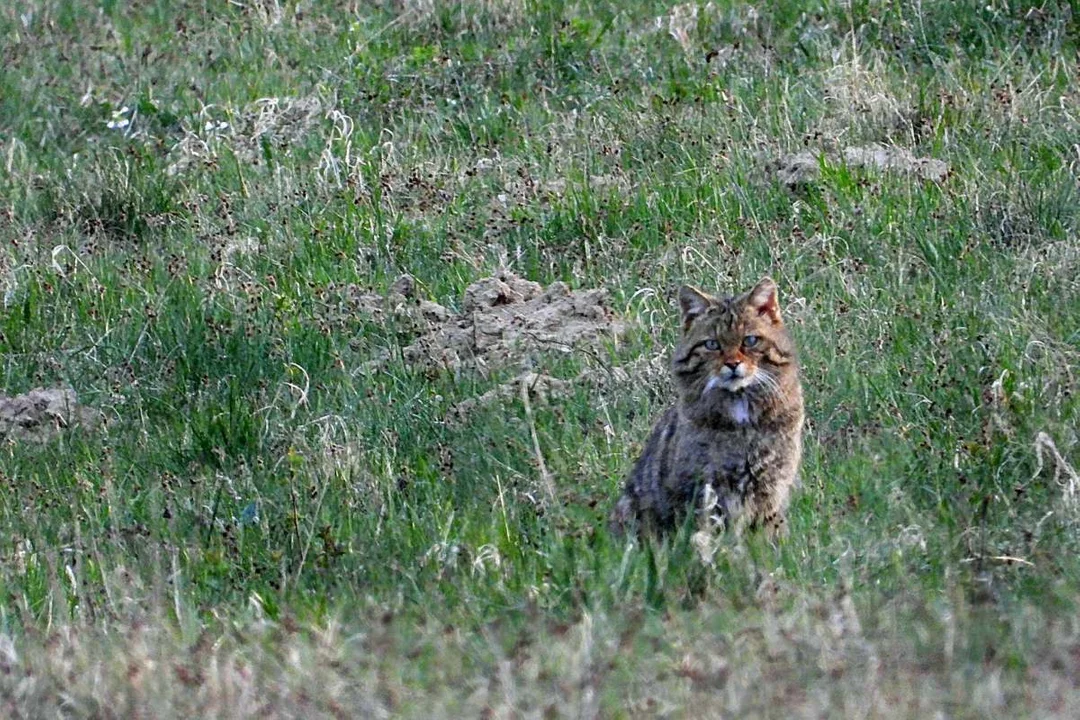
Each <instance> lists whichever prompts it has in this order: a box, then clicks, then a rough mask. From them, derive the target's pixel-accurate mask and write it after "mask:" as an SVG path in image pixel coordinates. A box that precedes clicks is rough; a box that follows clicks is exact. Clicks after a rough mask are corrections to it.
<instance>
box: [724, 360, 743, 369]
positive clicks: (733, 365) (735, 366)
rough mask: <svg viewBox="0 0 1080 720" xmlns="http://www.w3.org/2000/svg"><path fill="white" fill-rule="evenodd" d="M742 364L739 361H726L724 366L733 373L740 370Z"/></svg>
mask: <svg viewBox="0 0 1080 720" xmlns="http://www.w3.org/2000/svg"><path fill="white" fill-rule="evenodd" d="M741 364H742V363H741V362H739V361H738V360H725V361H724V365H725V366H726V367H727V369H728V370H730V371H731V372H735V371H736V370H738V369H739V365H741Z"/></svg>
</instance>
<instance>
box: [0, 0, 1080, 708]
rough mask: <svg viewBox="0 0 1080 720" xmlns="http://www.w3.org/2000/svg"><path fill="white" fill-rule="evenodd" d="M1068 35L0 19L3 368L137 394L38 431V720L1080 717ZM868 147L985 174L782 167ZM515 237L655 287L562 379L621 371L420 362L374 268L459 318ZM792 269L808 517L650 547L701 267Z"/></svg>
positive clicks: (26, 570)
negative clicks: (81, 427)
mask: <svg viewBox="0 0 1080 720" xmlns="http://www.w3.org/2000/svg"><path fill="white" fill-rule="evenodd" d="M691 10H696V16H693V15H692V13H691ZM1076 23H1077V18H1076V17H1075V15H1074V13H1073V12H1072V10H1071V9H1070V6H1068V5H1067V4H1058V3H1045V4H1039V3H1027V2H1013V1H1007V2H989V3H987V2H966V1H965V2H956V3H952V2H949V3H946V2H923V3H890V2H878V1H876V0H875V1H869V2H851V3H839V2H824V3H818V4H816V5H811V4H806V3H802V2H795V1H794V0H788V1H785V2H776V3H768V4H759V5H750V4H744V3H732V2H715V3H710V4H708V5H706V4H704V3H702V4H694V3H690V4H687V5H684V6H679V8H677V9H674V10H673V8H672V7H671V6H670V5H669V4H666V3H657V2H647V1H645V0H635V1H634V2H570V1H567V2H560V1H557V0H475V1H474V2H464V3H441V2H437V3H427V2H421V1H419V0H418V1H417V2H403V3H397V2H394V3H391V2H380V3H360V4H359V5H356V6H353V5H351V4H346V3H333V4H330V3H327V4H321V3H320V4H307V3H297V2H291V1H290V2H280V3H278V2H269V1H258V2H250V3H246V2H245V3H201V2H195V1H194V0H188V1H186V2H154V3H140V4H126V3H116V2H105V1H103V2H100V3H97V2H61V1H60V0H56V1H52V2H49V1H44V0H36V1H35V2H31V3H22V4H18V6H17V7H16V6H12V7H7V6H5V7H4V8H3V9H0V38H2V41H0V48H2V50H0V54H2V57H3V63H2V64H0V168H2V170H0V200H2V203H0V205H2V207H0V247H2V250H0V289H2V290H3V297H4V303H3V307H2V308H0V389H2V391H3V393H4V394H8V395H14V394H16V393H20V392H25V391H27V390H29V389H31V388H34V387H37V386H60V385H63V386H70V387H72V388H74V389H75V390H76V391H77V393H78V395H79V398H80V400H81V401H82V402H83V403H86V404H88V405H91V406H93V407H94V408H97V409H99V410H100V411H101V413H102V415H103V417H104V418H105V419H106V422H105V424H104V425H103V426H102V427H100V428H98V429H96V430H93V431H75V432H70V433H65V434H64V435H62V436H61V437H60V438H58V439H57V440H55V441H53V442H51V443H48V444H46V445H43V446H38V445H29V444H18V443H14V442H11V443H8V444H6V445H4V446H3V447H2V448H0V453H2V456H3V459H2V464H0V482H2V484H3V487H4V492H3V493H2V494H0V538H2V540H0V548H2V551H0V552H2V562H0V633H2V635H0V670H2V671H3V674H2V675H0V699H2V702H3V703H4V705H5V708H6V710H5V714H8V715H11V716H16V714H21V715H22V716H44V715H50V716H51V715H56V714H58V713H59V714H66V716H76V717H109V716H131V715H133V714H134V713H137V712H142V713H144V714H150V715H154V716H162V715H169V716H193V715H200V716H208V717H209V716H222V717H231V716H251V715H256V714H258V713H260V712H266V713H269V714H275V713H276V714H278V715H281V716H290V715H298V714H299V715H305V716H307V715H311V716H358V715H379V714H381V713H385V714H393V715H405V716H410V715H431V714H432V712H434V713H435V714H437V715H444V716H448V717H458V716H470V715H477V714H481V715H484V716H487V717H496V716H498V717H504V716H505V717H509V716H515V715H527V716H534V715H545V714H546V716H565V715H582V716H586V715H587V716H603V717H610V716H616V717H620V716H638V715H643V716H654V715H666V716H701V715H702V714H706V715H707V714H709V713H715V714H716V715H718V716H719V715H724V716H729V715H750V716H775V717H789V716H795V715H798V714H800V713H802V714H812V715H832V716H836V715H850V716H867V715H868V716H896V717H908V716H910V717H926V716H930V715H933V714H934V713H939V712H940V713H944V714H945V715H947V716H950V717H953V716H956V717H987V716H1008V717H1019V716H1029V715H1030V716H1038V717H1050V716H1060V717H1072V716H1075V714H1076V712H1077V711H1078V708H1080V697H1078V696H1077V694H1076V691H1075V689H1073V688H1072V686H1071V680H1070V678H1073V677H1075V676H1076V673H1077V672H1078V671H1080V665H1078V664H1077V658H1078V657H1080V629H1078V627H1077V625H1076V620H1075V614H1076V608H1077V598H1078V596H1080V560H1078V558H1080V554H1078V553H1080V507H1078V506H1077V502H1078V501H1080V500H1078V499H1077V498H1076V497H1075V489H1074V490H1073V493H1074V495H1072V496H1071V495H1070V494H1069V493H1070V491H1069V487H1068V483H1069V482H1070V480H1071V481H1072V482H1073V483H1074V484H1075V482H1076V481H1077V477H1076V472H1075V470H1074V468H1076V467H1078V466H1080V449H1078V437H1077V430H1076V427H1077V421H1078V419H1080V399H1078V398H1080V385H1078V380H1077V372H1078V368H1080V296H1078V292H1077V291H1078V280H1077V278H1078V277H1080V243H1078V241H1077V239H1076V233H1077V229H1078V227H1077V226H1078V221H1080V190H1078V185H1077V181H1078V177H1077V173H1076V162H1077V155H1076V145H1075V142H1076V140H1075V139H1076V137H1077V136H1078V134H1080V123H1078V121H1077V119H1076V118H1077V112H1078V109H1077V104H1078V101H1080V94H1078V93H1077V89H1076V84H1075V78H1076V76H1077V72H1078V70H1080V66H1078V64H1077V62H1076V60H1075V55H1076V51H1077V49H1078V48H1077V42H1076V40H1077V37H1078V34H1077V33H1078V27H1077V24H1076ZM679 28H682V30H681V31H680V30H679ZM870 142H881V143H886V144H891V145H897V146H900V147H904V148H907V149H909V150H911V152H913V153H914V154H915V155H917V156H920V157H934V158H939V159H941V160H944V161H946V162H947V163H948V164H949V167H950V174H949V177H948V178H947V179H946V180H945V181H944V182H942V183H940V184H935V183H931V182H923V181H920V180H917V179H915V178H912V177H909V176H906V175H904V174H902V173H891V172H888V173H883V172H876V171H874V170H868V169H854V168H847V167H844V166H843V165H842V163H837V162H834V161H832V160H829V159H828V157H824V159H823V168H822V173H821V178H820V180H819V181H818V182H816V183H813V184H812V185H810V186H809V187H806V188H802V189H799V190H795V191H791V190H787V189H785V188H783V187H781V186H780V185H779V184H778V183H777V182H776V181H775V179H774V178H773V177H772V175H771V173H770V171H769V170H768V166H769V163H770V161H773V160H775V159H777V158H779V157H781V156H783V155H785V154H787V153H791V152H796V151H800V150H802V149H811V150H815V151H817V150H821V151H823V152H829V151H831V150H832V149H834V148H843V147H846V146H855V145H864V144H867V143H870ZM503 265H507V266H509V267H510V268H511V269H512V270H514V271H515V272H517V273H518V274H520V275H522V276H524V277H526V278H528V279H530V280H535V281H538V282H541V283H543V284H545V285H546V284H548V283H550V282H553V281H556V280H563V281H567V282H569V283H570V284H571V285H572V286H574V287H577V288H592V287H603V288H606V289H607V290H608V291H609V293H610V295H611V298H612V306H613V307H614V308H616V309H617V310H618V311H619V312H620V313H621V314H623V315H624V316H625V317H626V318H627V319H628V320H630V321H632V322H633V323H634V327H633V330H632V331H631V333H630V334H629V336H628V338H627V339H626V341H625V342H623V343H621V344H619V345H618V346H613V347H611V348H608V349H607V350H605V351H604V352H602V353H600V354H593V353H584V352H581V353H574V354H571V355H570V356H566V355H563V354H560V353H553V354H550V355H542V356H540V357H538V358H536V359H535V364H536V367H535V369H537V370H540V371H545V372H549V373H551V374H553V375H556V376H558V377H561V378H564V379H573V378H576V377H578V376H579V374H580V373H581V372H582V371H583V370H592V371H596V370H598V368H599V367H600V366H601V365H602V366H604V367H612V366H614V367H622V368H625V369H626V371H627V373H628V377H627V378H626V379H625V380H623V381H621V382H610V383H588V382H585V381H579V382H577V384H576V386H575V388H574V391H573V392H572V393H571V394H570V395H569V396H566V397H562V398H559V399H557V400H556V401H554V402H553V403H551V404H548V405H538V406H537V407H535V408H534V409H533V410H534V416H533V417H532V419H531V420H530V418H529V415H528V414H527V411H526V408H525V407H524V406H523V405H522V403H521V402H520V400H517V399H514V400H510V401H507V402H505V403H503V404H499V405H495V406H489V407H486V408H482V409H480V410H477V411H476V412H474V413H472V414H470V415H469V416H468V418H467V420H466V421H465V422H463V423H458V424H454V423H447V422H446V421H445V420H446V417H447V413H448V412H449V410H450V409H451V408H452V407H453V406H454V405H455V404H457V403H459V402H461V401H462V400H466V399H469V398H472V397H476V396H478V395H480V394H482V393H484V392H486V391H488V390H490V389H492V388H494V387H495V386H497V385H498V384H499V383H501V382H505V381H506V380H508V379H509V378H511V377H513V376H514V375H516V374H517V373H516V372H515V371H514V370H513V369H512V368H508V369H497V370H495V371H494V372H492V373H481V372H476V371H471V370H468V369H466V370H463V371H461V372H459V373H453V372H449V371H446V372H429V371H425V370H423V369H422V368H417V367H410V366H408V365H407V364H405V363H403V362H402V361H401V360H400V353H398V352H396V350H397V349H398V348H400V347H402V346H404V345H407V344H408V343H409V342H411V339H412V338H413V336H414V333H413V330H411V329H410V327H409V326H408V325H407V323H402V322H400V321H398V320H394V319H386V318H379V317H374V316H371V315H366V314H364V313H359V312H357V311H356V309H355V305H354V304H353V302H352V299H353V298H354V297H355V294H356V292H357V289H360V290H366V291H372V292H380V293H381V292H385V291H386V290H387V288H388V287H389V285H390V283H392V282H393V281H394V279H395V278H397V277H398V276H399V275H400V274H402V273H405V272H408V273H411V274H412V275H414V276H415V277H416V278H417V281H418V285H419V287H420V293H421V295H422V296H423V297H425V298H428V299H431V300H434V301H436V302H439V303H442V304H444V305H447V306H450V307H459V306H460V303H461V299H462V293H463V291H464V289H465V287H466V286H467V285H469V284H470V283H472V282H474V281H475V280H477V279H479V278H482V277H485V276H487V275H489V274H491V273H492V272H493V271H495V270H497V269H498V268H500V267H501V266H503ZM766 273H768V274H771V275H772V276H773V277H774V278H776V279H777V281H778V282H779V284H780V287H781V294H782V297H781V299H782V301H783V303H784V307H785V310H786V312H787V316H788V320H789V323H790V324H791V325H792V327H793V330H794V333H795V336H796V338H797V341H798V343H799V345H800V347H801V354H802V358H803V365H804V383H805V386H806V395H807V402H808V407H807V415H808V418H809V422H808V428H807V436H806V453H805V463H804V471H803V485H802V488H801V490H800V491H799V492H798V494H797V495H796V496H795V498H794V501H793V505H792V509H791V518H790V519H791V535H790V537H789V538H788V539H787V540H786V541H785V542H783V543H781V544H780V545H778V546H773V545H770V544H769V543H768V542H766V541H765V540H764V539H763V538H756V537H750V538H747V539H746V540H745V541H736V540H734V539H731V538H722V539H720V541H718V542H717V543H716V544H714V545H712V546H710V547H701V546H698V545H696V544H695V541H694V540H693V539H692V538H691V537H690V533H689V532H683V533H681V534H679V535H678V536H677V537H675V538H672V539H670V540H669V541H666V542H664V543H645V544H635V545H632V546H630V547H625V546H624V545H623V544H622V543H621V542H618V541H617V540H615V539H614V538H612V537H610V536H609V535H608V533H607V531H606V529H605V522H604V518H605V515H606V513H607V511H608V509H609V507H610V505H611V503H612V502H613V501H614V499H615V497H616V496H617V494H618V492H619V489H620V485H621V483H622V478H623V477H624V475H625V473H626V472H627V470H628V469H629V464H630V462H631V461H632V458H633V456H634V454H635V453H636V452H637V450H638V448H640V445H641V443H642V442H643V440H644V438H645V436H646V433H647V432H648V429H649V426H650V422H651V419H652V418H653V417H655V416H656V414H657V413H659V412H660V411H661V410H662V408H663V407H664V405H665V404H666V403H667V402H668V401H669V398H670V394H669V387H668V384H667V379H666V377H665V375H664V374H663V373H662V372H656V371H655V370H651V369H650V368H655V367H663V363H664V362H665V358H666V354H667V352H668V351H669V349H670V347H671V345H672V343H673V342H674V340H675V336H676V330H677V328H676V318H675V313H674V310H673V308H672V298H673V290H674V288H676V287H677V286H678V285H679V284H680V283H682V282H693V283H698V284H701V285H702V286H704V287H707V288H714V289H716V290H717V291H726V292H731V291H735V290H738V289H742V288H745V287H748V286H749V285H750V284H751V283H753V282H754V281H756V280H757V279H758V278H759V277H760V276H761V275H764V274H766ZM387 350H389V351H390V357H391V360H390V361H389V362H388V363H387V364H386V365H385V366H384V367H383V368H382V369H381V370H380V371H378V372H374V373H372V372H369V371H366V370H364V367H365V363H367V362H369V361H371V360H373V359H375V358H377V357H380V356H381V355H382V354H383V353H385V352H386V351H387ZM650 360H654V361H655V362H654V363H652V364H650V363H649V361H650ZM600 372H603V371H602V370H601V371H600ZM533 428H535V432H536V437H537V440H538V444H539V447H540V449H541V453H542V455H543V457H544V460H545V464H546V467H547V469H548V470H549V471H550V473H551V476H552V478H553V481H554V485H555V500H554V501H552V500H551V499H550V498H549V497H548V496H547V495H546V491H545V490H544V485H543V482H542V478H541V475H540V470H539V468H538V464H537V457H536V451H535V448H534V443H533V438H532V430H533ZM1043 433H1044V434H1045V436H1042V435H1040V434H1043ZM1040 437H1045V439H1046V440H1039V438H1040ZM1040 458H1041V459H1040ZM703 707H707V708H710V710H709V711H708V712H704V711H703V710H702V708H703Z"/></svg>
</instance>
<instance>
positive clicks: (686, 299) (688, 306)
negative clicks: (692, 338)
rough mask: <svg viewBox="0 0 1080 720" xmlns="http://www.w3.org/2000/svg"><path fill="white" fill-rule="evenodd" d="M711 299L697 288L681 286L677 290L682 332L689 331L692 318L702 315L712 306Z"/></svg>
mask: <svg viewBox="0 0 1080 720" xmlns="http://www.w3.org/2000/svg"><path fill="white" fill-rule="evenodd" d="M712 301H713V300H712V298H711V297H709V296H708V295H706V294H705V293H703V292H701V291H700V290H698V289H697V288H693V287H690V286H689V285H683V286H682V287H681V288H679V307H680V308H681V309H682V326H683V330H684V331H685V330H689V329H690V324H691V323H692V322H694V318H696V317H698V316H699V315H703V314H704V313H705V311H706V310H708V309H709V306H710V305H711V304H712Z"/></svg>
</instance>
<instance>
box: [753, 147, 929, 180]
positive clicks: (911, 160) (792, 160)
mask: <svg viewBox="0 0 1080 720" xmlns="http://www.w3.org/2000/svg"><path fill="white" fill-rule="evenodd" d="M822 156H824V159H825V161H826V162H827V163H829V164H843V165H846V166H847V167H849V168H852V169H870V170H876V171H879V172H895V173H900V174H902V175H907V176H910V177H914V178H918V179H920V180H927V181H930V182H942V181H944V180H945V178H946V177H948V175H949V165H948V163H946V162H945V161H944V160H938V159H936V158H928V157H916V156H915V155H914V154H913V153H912V152H911V151H910V150H907V149H905V148H900V147H894V146H890V145H881V144H876V143H875V144H870V145H863V146H859V147H848V148H844V149H842V150H840V151H839V152H828V151H826V152H816V151H813V150H803V151H802V152H798V153H794V154H792V155H785V156H783V157H781V158H779V159H778V160H775V161H773V162H772V163H770V164H769V166H768V169H769V172H770V173H771V174H773V175H774V176H775V177H776V179H777V180H778V181H779V182H780V184H782V185H784V186H785V187H788V188H797V187H801V186H805V185H810V184H813V183H815V182H817V181H818V180H819V179H820V177H821V158H822Z"/></svg>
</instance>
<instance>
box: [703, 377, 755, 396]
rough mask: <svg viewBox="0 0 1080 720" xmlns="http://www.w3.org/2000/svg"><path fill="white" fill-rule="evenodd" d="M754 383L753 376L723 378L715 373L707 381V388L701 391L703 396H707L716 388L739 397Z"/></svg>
mask: <svg viewBox="0 0 1080 720" xmlns="http://www.w3.org/2000/svg"><path fill="white" fill-rule="evenodd" d="M753 384H754V383H753V379H752V378H745V377H740V378H729V379H727V380H722V379H720V378H718V377H716V376H715V375H710V376H709V381H708V382H707V383H705V388H704V389H703V390H702V391H701V397H705V396H706V395H708V394H709V393H711V392H713V391H715V390H720V391H722V392H724V393H727V394H728V395H729V396H735V397H738V396H741V395H742V393H743V390H746V388H748V387H750V386H751V385H753Z"/></svg>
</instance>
